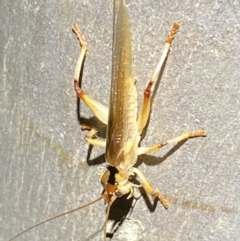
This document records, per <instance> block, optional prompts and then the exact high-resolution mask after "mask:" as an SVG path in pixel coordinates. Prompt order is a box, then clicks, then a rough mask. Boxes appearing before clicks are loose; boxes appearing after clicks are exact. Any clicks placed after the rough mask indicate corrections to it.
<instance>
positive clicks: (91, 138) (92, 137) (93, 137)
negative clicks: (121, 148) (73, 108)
mask: <svg viewBox="0 0 240 241" xmlns="http://www.w3.org/2000/svg"><path fill="white" fill-rule="evenodd" d="M81 129H82V130H84V131H88V132H87V134H86V135H85V140H86V141H87V142H88V143H89V144H91V145H93V146H99V147H106V141H105V140H100V139H97V132H98V131H97V129H96V128H95V127H93V126H89V125H82V126H81Z"/></svg>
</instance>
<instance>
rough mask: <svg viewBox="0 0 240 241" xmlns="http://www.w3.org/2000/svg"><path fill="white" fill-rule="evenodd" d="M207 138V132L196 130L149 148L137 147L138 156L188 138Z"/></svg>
mask: <svg viewBox="0 0 240 241" xmlns="http://www.w3.org/2000/svg"><path fill="white" fill-rule="evenodd" d="M206 136H207V132H206V131H205V130H197V131H189V132H186V133H184V134H182V135H180V136H177V137H175V138H173V139H171V140H168V141H164V142H160V143H158V144H156V145H153V146H150V147H139V148H138V155H142V154H147V153H149V152H153V151H156V150H158V149H160V148H162V147H163V146H166V145H168V144H173V143H177V142H180V141H183V140H187V139H190V138H196V137H206Z"/></svg>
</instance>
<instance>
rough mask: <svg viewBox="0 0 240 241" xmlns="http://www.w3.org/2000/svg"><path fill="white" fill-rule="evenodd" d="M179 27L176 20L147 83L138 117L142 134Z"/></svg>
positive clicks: (139, 129)
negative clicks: (154, 92) (156, 86)
mask: <svg viewBox="0 0 240 241" xmlns="http://www.w3.org/2000/svg"><path fill="white" fill-rule="evenodd" d="M179 28H180V25H179V23H177V22H174V23H173V25H172V28H171V30H170V32H169V33H168V36H167V38H166V41H165V45H164V49H163V53H162V56H161V58H160V60H159V62H158V65H157V67H156V69H155V70H154V72H153V74H152V76H151V78H150V80H149V81H148V83H147V87H146V89H145V90H144V95H143V102H142V106H141V109H140V112H139V117H138V131H139V133H140V134H141V133H142V130H143V129H144V127H145V126H146V124H147V121H148V118H149V113H150V109H151V96H152V92H153V89H154V84H155V83H156V81H157V80H158V78H159V75H160V73H161V71H163V68H164V63H165V61H166V59H167V56H168V53H169V51H170V47H171V45H172V42H173V39H174V37H175V34H176V33H177V31H178V30H179Z"/></svg>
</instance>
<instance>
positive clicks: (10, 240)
mask: <svg viewBox="0 0 240 241" xmlns="http://www.w3.org/2000/svg"><path fill="white" fill-rule="evenodd" d="M102 198H103V196H101V197H99V198H97V199H96V200H94V201H92V202H89V203H87V204H85V205H83V206H80V207H77V208H74V209H72V210H70V211H67V212H65V213H61V214H59V215H57V216H54V217H52V218H49V219H47V220H44V221H42V222H40V223H37V224H35V225H34V226H32V227H30V228H28V229H25V230H24V231H22V232H21V233H19V234H18V235H16V236H14V237H13V238H11V239H9V241H12V240H14V239H15V238H17V237H19V236H20V235H22V234H24V233H26V232H27V231H29V230H31V229H33V228H36V227H38V226H40V225H41V224H44V223H46V222H49V221H51V220H53V219H55V218H59V217H62V216H64V215H66V214H69V213H73V212H75V211H77V210H79V209H82V208H85V207H87V206H90V205H92V204H94V203H96V202H98V201H100V200H101V199H102Z"/></svg>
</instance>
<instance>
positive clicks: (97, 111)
mask: <svg viewBox="0 0 240 241" xmlns="http://www.w3.org/2000/svg"><path fill="white" fill-rule="evenodd" d="M72 30H73V32H74V33H75V34H76V35H77V38H78V41H79V44H80V46H81V51H80V54H79V57H78V61H77V65H76V68H75V73H74V88H75V91H76V94H77V96H78V98H80V99H82V100H83V101H84V102H85V104H86V105H87V106H88V107H89V108H90V109H91V110H92V112H93V113H94V115H95V116H96V117H97V118H98V119H99V120H100V121H101V122H103V123H104V124H107V121H108V107H106V106H105V105H103V104H101V103H100V102H98V101H96V100H94V99H93V98H91V97H90V96H89V95H87V94H86V93H85V92H84V91H83V90H82V89H81V87H80V86H79V79H80V76H81V71H82V68H83V62H84V58H85V56H86V53H87V49H88V47H87V46H88V44H87V41H86V39H85V37H84V36H83V34H82V33H81V30H80V28H79V26H78V25H77V24H76V23H75V24H74V25H73V26H72Z"/></svg>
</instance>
